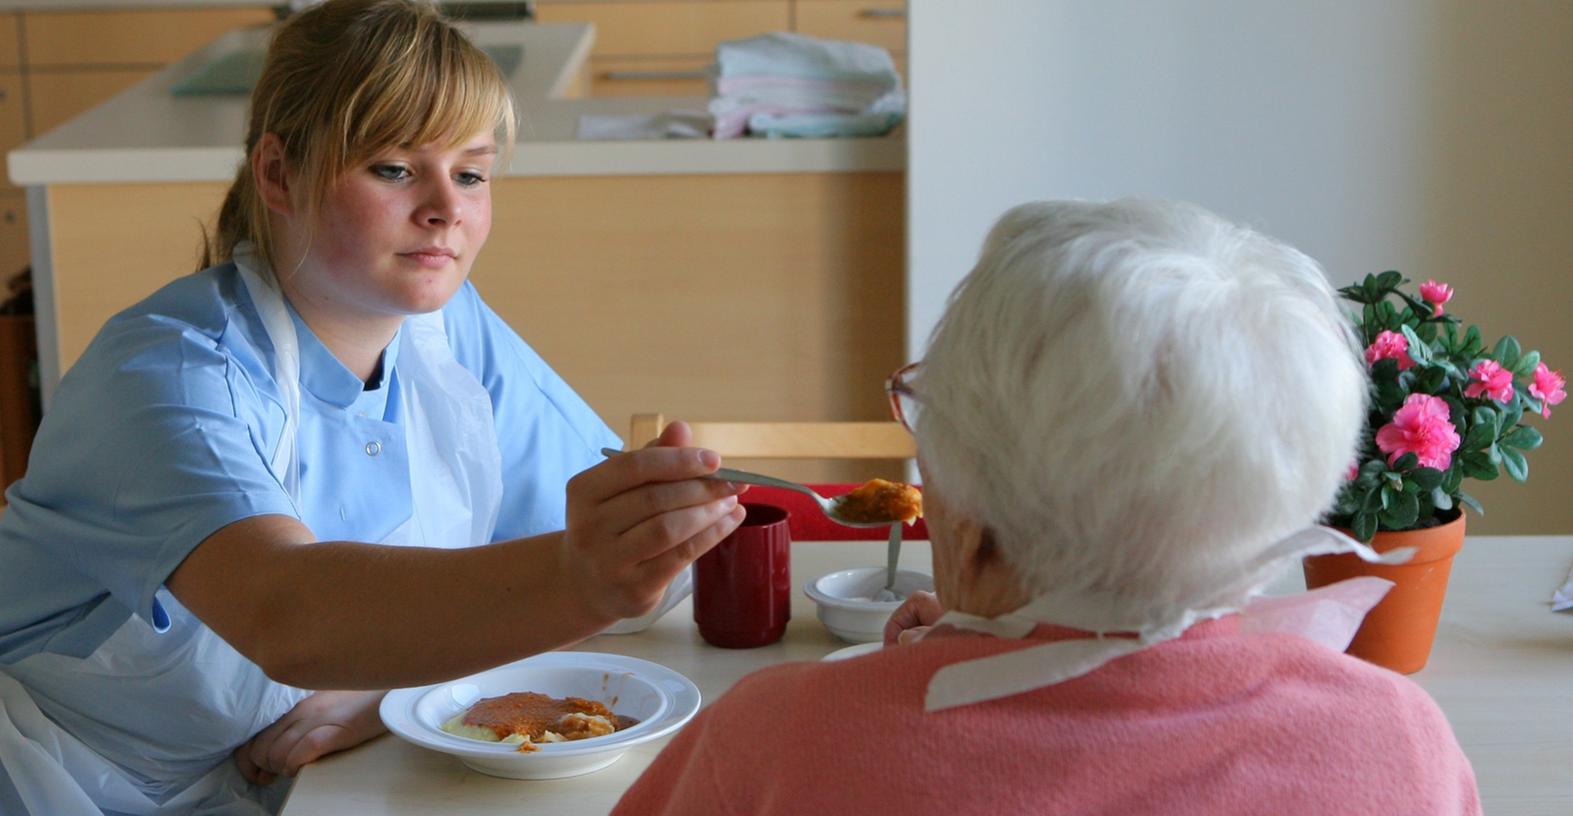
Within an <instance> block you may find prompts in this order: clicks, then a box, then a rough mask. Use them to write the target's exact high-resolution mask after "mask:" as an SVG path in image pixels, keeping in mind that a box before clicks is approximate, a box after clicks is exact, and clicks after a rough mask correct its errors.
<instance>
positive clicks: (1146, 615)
mask: <svg viewBox="0 0 1573 816" xmlns="http://www.w3.org/2000/svg"><path fill="white" fill-rule="evenodd" d="M1333 553H1353V554H1355V555H1357V556H1359V557H1360V559H1361V560H1363V561H1366V562H1369V563H1377V564H1402V563H1404V562H1406V561H1408V560H1409V559H1410V558H1411V557H1413V555H1414V548H1413V547H1401V548H1398V549H1395V550H1392V551H1390V552H1388V553H1385V554H1383V553H1378V552H1376V551H1375V550H1373V549H1371V548H1370V547H1368V546H1366V545H1364V544H1361V543H1360V542H1358V541H1355V540H1354V539H1352V538H1349V537H1348V536H1345V535H1343V534H1342V533H1339V532H1337V531H1336V530H1333V529H1331V528H1328V527H1320V526H1318V527H1308V528H1306V529H1304V530H1301V531H1300V532H1298V533H1295V534H1294V535H1292V536H1289V537H1288V538H1286V539H1284V540H1282V541H1280V542H1278V543H1276V544H1274V545H1273V546H1271V547H1268V548H1267V550H1265V551H1264V552H1263V553H1262V554H1261V555H1260V556H1258V557H1257V558H1256V559H1255V560H1254V561H1253V563H1252V565H1251V566H1250V567H1248V568H1247V569H1246V570H1244V571H1243V573H1242V575H1241V577H1240V578H1239V579H1238V580H1235V581H1233V582H1229V583H1226V584H1225V585H1224V586H1222V587H1221V588H1219V589H1218V590H1216V591H1214V592H1213V593H1212V594H1211V595H1209V596H1208V597H1204V598H1193V599H1190V600H1188V601H1186V602H1183V603H1174V604H1170V605H1169V606H1168V607H1163V606H1161V605H1157V606H1152V607H1148V608H1145V609H1141V610H1132V609H1131V608H1130V603H1129V600H1128V599H1123V598H1118V597H1115V596H1114V595H1112V594H1100V593H1088V592H1051V593H1048V594H1045V595H1040V596H1038V597H1037V598H1034V599H1033V600H1032V601H1030V602H1028V603H1027V604H1026V605H1025V606H1023V607H1021V608H1020V609H1017V610H1016V611H1014V612H1010V613H1006V614H1004V615H1001V616H999V617H997V618H980V617H977V616H975V615H968V614H965V613H962V612H947V613H946V614H945V615H944V616H943V617H941V618H940V619H939V620H938V621H936V622H935V625H936V626H940V625H950V626H954V627H956V628H958V629H967V630H971V631H975V632H983V633H985V634H990V635H994V636H996V637H1006V638H1024V637H1026V636H1027V635H1028V634H1029V633H1030V632H1032V630H1033V629H1034V628H1036V627H1037V626H1038V624H1042V623H1047V624H1053V625H1057V626H1066V627H1070V628H1073V629H1081V630H1084V631H1088V632H1092V633H1093V634H1094V635H1096V637H1092V638H1078V639H1074V640H1060V641H1054V642H1052V643H1045V644H1043V645H1041V646H1033V647H1030V648H1026V649H1019V650H1017V651H1013V652H1006V653H1005V654H999V655H991V656H989V657H983V658H978V659H975V660H967V661H963V662H960V663H953V664H951V665H949V666H945V667H943V668H941V669H940V670H939V671H937V672H935V673H934V676H933V677H932V678H930V679H929V685H928V693H927V696H926V697H925V699H924V709H925V710H927V711H941V710H944V709H947V708H956V707H958V706H964V705H970V704H972V703H981V702H985V701H988V700H997V699H999V698H1001V697H1009V696H1011V695H1014V694H1020V693H1022V692H1024V691H1031V690H1033V689H1039V688H1044V687H1046V686H1051V685H1054V684H1056V683H1060V682H1063V681H1065V680H1070V679H1072V678H1076V677H1080V676H1082V675H1084V674H1087V673H1089V672H1091V671H1093V670H1095V669H1097V668H1098V667H1100V666H1102V665H1103V664H1105V663H1108V662H1109V661H1111V660H1115V659H1117V658H1120V657H1124V656H1125V655H1128V654H1132V653H1135V652H1138V651H1141V650H1142V649H1146V648H1148V647H1150V646H1154V645H1157V644H1159V643H1162V642H1164V641H1167V640H1173V639H1175V638H1177V637H1179V636H1180V635H1182V634H1184V633H1185V630H1187V629H1189V628H1190V627H1191V626H1192V625H1194V624H1196V623H1198V622H1200V621H1205V620H1212V619H1214V618H1220V617H1223V616H1224V615H1229V614H1233V613H1235V612H1240V613H1242V628H1244V629H1245V630H1247V631H1258V632H1259V631H1281V632H1292V633H1295V634H1301V635H1305V636H1307V637H1310V638H1311V639H1313V640H1316V641H1317V642H1319V643H1322V644H1324V645H1327V646H1329V647H1331V648H1334V649H1336V650H1338V651H1343V650H1344V649H1345V648H1347V647H1348V645H1349V641H1350V640H1351V639H1353V637H1354V633H1355V630H1356V629H1358V628H1359V626H1360V621H1361V620H1363V619H1364V617H1365V614H1366V613H1367V612H1369V611H1370V610H1371V607H1373V606H1375V605H1376V604H1377V602H1379V601H1381V600H1382V597H1383V596H1385V595H1386V594H1387V590H1388V589H1390V588H1391V587H1392V585H1393V584H1392V582H1391V581H1386V580H1383V579H1380V578H1356V579H1353V580H1350V581H1343V582H1340V583H1338V584H1334V585H1332V586H1328V587H1323V588H1322V589H1319V590H1316V591H1314V592H1306V593H1301V594H1299V595H1294V596H1289V597H1287V598H1256V596H1258V595H1259V594H1260V592H1261V590H1262V588H1263V587H1265V586H1266V585H1267V584H1268V583H1269V582H1271V580H1272V579H1273V578H1274V577H1275V576H1276V575H1277V574H1278V572H1279V571H1280V570H1281V569H1283V568H1284V567H1286V566H1287V565H1288V563H1289V562H1291V561H1297V560H1299V559H1300V558H1303V557H1305V556H1308V555H1327V554H1333ZM1253 598H1254V600H1253ZM1110 633H1122V634H1130V633H1134V634H1135V635H1136V636H1135V637H1104V635H1107V634H1110ZM1340 641H1341V642H1340Z"/></svg>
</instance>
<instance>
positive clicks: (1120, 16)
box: [908, 0, 1573, 533]
mask: <svg viewBox="0 0 1573 816" xmlns="http://www.w3.org/2000/svg"><path fill="white" fill-rule="evenodd" d="M908 5H909V19H910V22H909V25H910V32H911V35H910V36H911V42H910V44H909V48H908V59H909V66H910V77H911V88H912V99H911V119H910V123H909V126H908V127H909V136H908V138H909V145H910V148H909V162H908V191H909V197H908V259H909V261H908V264H909V286H908V302H909V303H908V305H909V310H908V346H909V354H910V356H912V357H913V358H916V357H918V356H921V352H922V348H923V345H924V343H925V342H926V340H927V336H928V332H929V330H930V329H931V327H932V326H933V323H934V320H935V319H936V318H937V316H938V315H939V313H940V311H941V310H942V309H943V306H944V299H945V297H946V295H947V294H948V293H949V291H950V289H951V288H952V287H953V285H954V284H955V282H956V281H957V280H959V279H960V277H961V276H962V275H963V274H965V272H966V271H967V269H968V268H970V266H971V264H972V262H973V261H974V260H975V258H976V253H977V249H978V246H979V244H980V243H981V241H982V238H983V235H984V233H985V232H986V230H987V228H988V226H989V224H990V223H991V222H992V221H993V219H994V218H995V217H996V216H998V215H999V214H1000V213H1001V212H1002V211H1003V210H1005V209H1006V208H1007V207H1009V206H1011V205H1012V204H1016V203H1020V202H1022V201H1027V200H1032V199H1043V198H1094V199H1101V198H1111V197H1118V196H1123V195H1159V196H1166V197H1174V198H1183V199H1188V200H1192V201H1196V202H1198V203H1200V204H1202V205H1204V206H1207V207H1209V208H1211V209H1213V210H1216V211H1218V212H1220V213H1221V214H1223V215H1225V216H1228V217H1231V218H1234V219H1237V220H1243V221H1247V222H1249V223H1252V224H1253V225H1255V226H1256V227H1258V228H1259V229H1261V230H1263V231H1265V232H1267V233H1269V234H1272V235H1275V236H1277V237H1279V238H1282V239H1284V240H1286V241H1288V242H1290V243H1292V244H1294V245H1296V246H1298V247H1300V248H1301V249H1303V250H1305V251H1306V252H1308V253H1309V254H1311V255H1312V256H1314V257H1316V258H1317V259H1319V260H1320V261H1322V263H1323V265H1324V266H1325V267H1326V268H1327V270H1328V272H1329V275H1330V276H1331V277H1332V278H1333V280H1334V282H1335V283H1339V284H1342V283H1344V282H1347V281H1350V280H1353V279H1356V278H1358V277H1360V276H1362V275H1364V274H1365V273H1367V272H1376V271H1381V270H1384V269H1399V270H1402V271H1404V272H1405V273H1406V274H1409V275H1410V276H1411V277H1415V278H1417V279H1420V280H1424V279H1425V278H1427V277H1436V278H1438V279H1440V280H1444V281H1448V282H1450V283H1452V284H1453V285H1454V286H1455V288H1456V289H1457V290H1458V295H1457V297H1456V300H1455V301H1454V303H1453V304H1452V305H1453V306H1454V307H1455V311H1456V312H1457V313H1459V314H1460V315H1461V316H1462V317H1464V318H1465V319H1466V320H1469V321H1472V322H1476V323H1479V324H1481V328H1482V330H1483V331H1484V332H1485V333H1486V334H1487V336H1488V337H1495V336H1496V335H1499V334H1501V333H1504V332H1506V333H1512V334H1514V335H1516V336H1517V337H1518V338H1519V340H1520V341H1522V342H1523V343H1524V344H1525V345H1526V346H1528V347H1534V348H1539V349H1540V350H1541V352H1542V353H1543V354H1544V355H1545V358H1546V359H1547V361H1548V362H1549V363H1550V364H1551V365H1552V366H1553V367H1556V368H1560V369H1561V370H1562V371H1563V372H1564V373H1566V374H1573V320H1569V317H1570V314H1569V312H1570V307H1573V225H1570V224H1569V219H1570V216H1573V2H1560V1H1559V0H1539V2H1532V1H1531V0H1494V2H1489V3H1488V2H1479V1H1478V0H1380V2H1369V1H1368V0H1359V1H1357V0H1323V1H1322V2H1311V1H1310V0H1297V1H1296V2H1269V3H1263V2H1259V1H1257V2H1245V1H1244V0H1186V2H1167V1H1165V2H1159V1H1158V0H1146V1H1143V0H983V1H982V2H977V3H968V4H958V3H954V2H946V1H944V0H909V3H908ZM1540 425H1541V428H1542V430H1543V431H1544V432H1545V435H1546V437H1547V443H1546V445H1545V446H1544V447H1543V448H1542V449H1541V450H1539V451H1537V452H1536V453H1535V454H1532V455H1531V478H1530V481H1529V483H1528V484H1527V485H1516V484H1505V483H1495V484H1485V485H1477V486H1476V487H1477V488H1478V489H1474V490H1472V492H1474V493H1476V495H1478V496H1479V497H1480V498H1481V500H1482V502H1483V503H1484V504H1485V506H1486V508H1487V510H1488V512H1489V513H1490V515H1489V516H1488V517H1487V518H1486V519H1484V520H1482V521H1480V522H1478V523H1477V521H1476V520H1475V519H1471V520H1470V524H1471V531H1472V532H1491V533H1505V532H1564V533H1565V532H1573V502H1569V501H1568V500H1567V499H1568V495H1569V491H1568V488H1567V485H1568V484H1570V483H1573V402H1570V403H1567V404H1565V405H1564V406H1563V416H1557V415H1556V414H1555V413H1554V414H1553V417H1552V419H1551V420H1550V421H1549V422H1542V423H1540Z"/></svg>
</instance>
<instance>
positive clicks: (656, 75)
mask: <svg viewBox="0 0 1573 816" xmlns="http://www.w3.org/2000/svg"><path fill="white" fill-rule="evenodd" d="M601 76H602V77H603V78H605V79H609V80H613V81H622V80H632V81H634V82H650V81H655V80H663V79H666V80H671V79H709V78H710V72H709V71H707V70H704V69H700V70H697V71H607V72H606V73H604V74H602V75H601Z"/></svg>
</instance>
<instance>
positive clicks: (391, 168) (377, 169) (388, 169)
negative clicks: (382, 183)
mask: <svg viewBox="0 0 1573 816" xmlns="http://www.w3.org/2000/svg"><path fill="white" fill-rule="evenodd" d="M371 172H373V173H376V174H377V176H378V177H379V178H383V179H386V180H388V181H403V180H404V179H406V178H409V175H410V169H409V168H408V167H405V166H404V165H402V164H377V165H373V166H372V168H371Z"/></svg>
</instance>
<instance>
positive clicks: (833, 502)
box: [601, 448, 901, 538]
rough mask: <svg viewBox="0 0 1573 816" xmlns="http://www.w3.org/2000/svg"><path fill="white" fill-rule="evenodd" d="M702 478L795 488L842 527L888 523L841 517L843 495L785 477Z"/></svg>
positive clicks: (729, 474) (733, 473)
mask: <svg viewBox="0 0 1573 816" xmlns="http://www.w3.org/2000/svg"><path fill="white" fill-rule="evenodd" d="M619 453H622V451H615V450H612V449H611V448H602V449H601V454H602V455H603V456H616V455H617V454H619ZM704 478H706V479H719V480H721V481H724V482H741V483H743V484H753V485H761V486H763V487H779V488H783V489H785V490H795V491H797V492H798V493H802V494H803V495H805V496H808V497H810V498H812V499H813V500H814V501H815V503H817V504H818V505H819V509H820V510H822V511H824V513H825V516H826V517H827V518H829V519H830V520H831V521H834V522H835V523H837V524H840V525H841V526H843V527H884V526H885V525H887V524H890V520H889V519H887V520H885V521H851V520H849V519H847V518H844V517H842V516H841V515H840V514H839V513H838V512H837V511H838V509H839V508H840V506H841V504H842V502H843V501H844V500H845V499H846V497H845V496H837V497H836V498H833V499H827V498H825V497H824V496H821V495H819V494H818V493H815V492H814V491H813V489H812V488H810V487H809V486H807V485H802V484H798V483H797V482H789V481H787V480H786V479H777V478H776V477H774V476H764V475H761V474H758V473H749V472H748V471H746V470H734V469H732V468H719V469H717V470H716V472H714V473H712V474H710V475H709V476H706V477H704ZM896 526H898V527H899V526H901V523H900V522H896ZM895 535H896V536H897V537H898V538H899V536H900V535H901V533H900V531H897V532H896V533H895Z"/></svg>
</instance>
